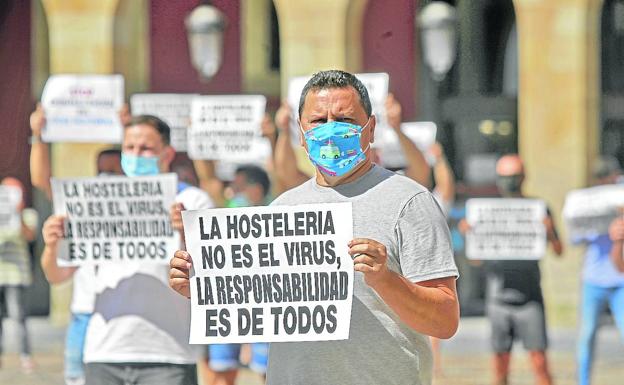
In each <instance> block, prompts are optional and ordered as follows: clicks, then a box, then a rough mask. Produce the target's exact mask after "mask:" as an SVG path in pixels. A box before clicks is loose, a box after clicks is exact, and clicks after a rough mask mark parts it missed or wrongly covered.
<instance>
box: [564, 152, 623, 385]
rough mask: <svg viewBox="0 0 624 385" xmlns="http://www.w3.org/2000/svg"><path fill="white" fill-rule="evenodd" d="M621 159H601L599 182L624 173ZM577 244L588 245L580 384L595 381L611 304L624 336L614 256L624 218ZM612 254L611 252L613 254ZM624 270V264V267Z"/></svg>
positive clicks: (619, 245) (612, 180) (597, 166)
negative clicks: (598, 346) (600, 335)
mask: <svg viewBox="0 0 624 385" xmlns="http://www.w3.org/2000/svg"><path fill="white" fill-rule="evenodd" d="M621 174H622V173H621V169H620V165H619V163H618V161H617V160H616V159H615V158H613V157H601V158H599V159H598V160H597V161H596V163H595V165H594V168H593V177H594V179H595V184H596V185H609V184H614V183H616V182H617V181H618V179H619V178H620V176H621ZM572 242H573V243H575V244H584V245H585V246H586V248H587V249H586V252H585V259H584V262H583V269H582V273H581V274H582V277H581V279H582V294H581V308H580V331H579V337H578V343H577V377H578V384H579V385H589V384H590V383H591V369H592V362H593V359H594V348H595V340H596V332H597V331H598V328H599V326H600V315H601V313H602V312H603V311H604V309H605V307H606V306H607V305H608V306H609V308H610V309H611V313H612V314H613V318H614V319H615V323H616V325H617V327H618V329H619V330H620V334H621V335H622V336H623V337H624V273H622V272H621V271H618V269H617V265H616V264H614V263H612V261H611V260H610V257H611V258H613V260H614V261H617V259H616V258H615V257H617V256H618V254H619V256H620V261H622V259H621V256H622V247H623V245H624V220H623V219H622V216H619V217H618V218H616V219H615V220H614V221H613V222H612V223H611V225H610V227H609V233H608V234H596V235H593V236H586V237H584V238H578V239H573V240H572ZM610 254H611V255H610ZM622 268H623V269H622V270H624V266H622Z"/></svg>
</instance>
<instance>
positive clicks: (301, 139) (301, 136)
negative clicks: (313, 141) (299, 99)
mask: <svg viewBox="0 0 624 385" xmlns="http://www.w3.org/2000/svg"><path fill="white" fill-rule="evenodd" d="M297 124H298V125H299V145H300V146H301V147H303V148H306V145H305V138H304V137H303V126H302V125H301V119H300V118H297Z"/></svg>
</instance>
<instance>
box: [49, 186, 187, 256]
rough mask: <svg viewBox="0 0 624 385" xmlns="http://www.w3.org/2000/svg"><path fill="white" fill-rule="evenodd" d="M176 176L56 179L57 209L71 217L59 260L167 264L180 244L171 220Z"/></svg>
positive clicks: (58, 211) (66, 222) (54, 198)
mask: <svg viewBox="0 0 624 385" xmlns="http://www.w3.org/2000/svg"><path fill="white" fill-rule="evenodd" d="M177 180H178V179H177V176H176V175H175V174H161V175H156V176H142V177H133V178H129V177H125V176H119V177H112V176H111V177H96V178H83V179H78V178H76V179H55V178H53V179H52V196H53V202H54V213H55V214H63V215H66V216H67V219H66V220H65V234H64V235H65V238H64V239H63V240H62V241H61V245H60V248H59V262H61V263H62V264H63V265H73V266H78V265H83V264H93V263H98V264H99V263H119V262H142V263H158V264H168V263H169V260H170V259H171V256H172V255H173V253H174V252H175V251H176V250H177V249H179V247H180V241H179V238H180V237H179V234H178V232H177V231H175V230H173V228H172V227H171V221H170V219H169V209H170V208H171V205H172V204H173V202H174V200H175V196H176V192H177Z"/></svg>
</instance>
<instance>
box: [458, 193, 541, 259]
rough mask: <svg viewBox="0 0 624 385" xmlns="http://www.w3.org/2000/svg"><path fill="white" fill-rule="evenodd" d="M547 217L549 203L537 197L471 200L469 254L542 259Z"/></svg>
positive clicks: (492, 257)
mask: <svg viewBox="0 0 624 385" xmlns="http://www.w3.org/2000/svg"><path fill="white" fill-rule="evenodd" d="M545 217H546V204H545V203H544V202H543V201H540V200H536V199H521V198H520V199H510V198H476V199H468V201H467V202H466V221H467V222H468V224H469V225H470V227H471V229H470V231H469V232H468V233H467V234H466V257H467V258H468V259H498V260H511V259H515V260H517V259H525V260H526V259H540V258H541V257H542V256H543V255H544V254H545V252H546V228H545V226H544V218H545Z"/></svg>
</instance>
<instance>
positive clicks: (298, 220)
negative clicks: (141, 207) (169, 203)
mask: <svg viewBox="0 0 624 385" xmlns="http://www.w3.org/2000/svg"><path fill="white" fill-rule="evenodd" d="M351 210H352V209H351V203H332V204H314V205H299V206H263V207H249V208H238V209H212V210H200V211H183V212H182V219H183V221H184V236H185V240H186V246H187V250H188V251H189V253H190V255H191V257H192V258H193V268H194V275H193V276H191V278H190V283H191V335H190V343H192V344H213V343H219V344H220V343H247V342H286V341H329V340H343V339H347V338H349V326H350V322H351V302H352V297H353V261H352V259H351V257H350V256H349V254H348V247H347V244H348V242H349V241H350V240H351V239H352V238H353V217H352V211H351Z"/></svg>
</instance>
